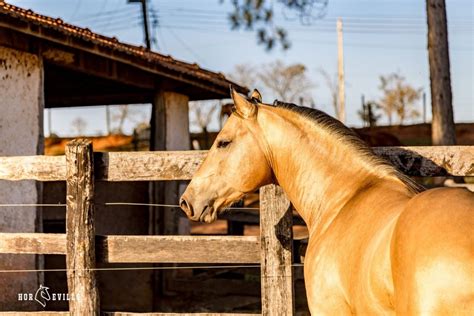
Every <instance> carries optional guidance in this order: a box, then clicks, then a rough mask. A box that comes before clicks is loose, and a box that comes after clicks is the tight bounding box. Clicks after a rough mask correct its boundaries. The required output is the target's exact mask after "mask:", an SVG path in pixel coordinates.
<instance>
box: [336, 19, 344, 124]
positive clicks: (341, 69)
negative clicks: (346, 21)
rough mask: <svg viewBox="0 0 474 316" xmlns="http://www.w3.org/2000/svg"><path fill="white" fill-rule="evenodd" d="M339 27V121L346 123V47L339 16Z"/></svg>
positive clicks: (337, 24) (337, 26) (337, 25)
mask: <svg viewBox="0 0 474 316" xmlns="http://www.w3.org/2000/svg"><path fill="white" fill-rule="evenodd" d="M336 28H337V78H338V83H339V84H338V87H339V97H338V100H339V104H338V107H339V117H338V119H339V121H341V122H342V123H345V121H346V104H345V103H346V91H345V84H344V47H343V38H342V19H341V18H338V19H337V23H336Z"/></svg>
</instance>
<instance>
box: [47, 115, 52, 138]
mask: <svg viewBox="0 0 474 316" xmlns="http://www.w3.org/2000/svg"><path fill="white" fill-rule="evenodd" d="M51 110H52V108H49V109H48V135H49V137H51V126H52V123H51Z"/></svg>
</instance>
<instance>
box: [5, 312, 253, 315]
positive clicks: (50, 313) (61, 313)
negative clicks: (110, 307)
mask: <svg viewBox="0 0 474 316" xmlns="http://www.w3.org/2000/svg"><path fill="white" fill-rule="evenodd" d="M2 315H5V316H23V315H26V316H28V315H32V316H69V315H70V313H69V312H0V316H2ZM101 315H103V316H260V315H261V314H244V313H128V312H102V313H101Z"/></svg>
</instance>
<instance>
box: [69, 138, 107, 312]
mask: <svg viewBox="0 0 474 316" xmlns="http://www.w3.org/2000/svg"><path fill="white" fill-rule="evenodd" d="M66 163H67V195H66V202H67V207H66V240H67V247H66V267H67V284H68V293H69V295H70V296H71V297H73V299H72V300H70V301H69V312H70V314H71V315H72V316H81V315H91V316H92V315H99V311H100V303H99V289H98V284H97V279H96V272H95V271H94V270H93V269H95V263H96V260H95V225H94V221H95V219H94V204H93V203H94V166H93V155H92V143H91V142H90V141H89V140H84V139H78V140H73V141H71V142H69V143H68V144H67V146H66Z"/></svg>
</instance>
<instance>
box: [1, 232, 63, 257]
mask: <svg viewBox="0 0 474 316" xmlns="http://www.w3.org/2000/svg"><path fill="white" fill-rule="evenodd" d="M0 253H14V254H60V255H64V254H66V234H35V233H30V234H27V233H0Z"/></svg>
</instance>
